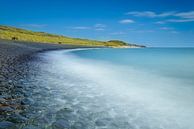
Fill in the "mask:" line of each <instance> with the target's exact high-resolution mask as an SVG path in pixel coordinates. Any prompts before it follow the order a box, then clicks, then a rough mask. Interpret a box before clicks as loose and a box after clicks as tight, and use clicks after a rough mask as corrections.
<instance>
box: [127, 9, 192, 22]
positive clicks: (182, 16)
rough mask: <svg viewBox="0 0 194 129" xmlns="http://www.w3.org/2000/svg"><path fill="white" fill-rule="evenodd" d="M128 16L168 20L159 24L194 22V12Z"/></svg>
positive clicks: (142, 13)
mask: <svg viewBox="0 0 194 129" xmlns="http://www.w3.org/2000/svg"><path fill="white" fill-rule="evenodd" d="M127 15H132V16H136V17H148V18H165V19H166V20H163V21H158V22H156V23H158V24H164V23H167V22H177V23H178V22H193V21H194V11H188V12H174V11H171V12H162V13H156V12H153V11H142V12H138V11H133V12H128V13H127Z"/></svg>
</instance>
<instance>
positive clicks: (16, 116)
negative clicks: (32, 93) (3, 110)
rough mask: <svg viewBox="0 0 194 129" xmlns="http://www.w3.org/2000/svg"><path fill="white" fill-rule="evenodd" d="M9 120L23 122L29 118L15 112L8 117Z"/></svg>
mask: <svg viewBox="0 0 194 129" xmlns="http://www.w3.org/2000/svg"><path fill="white" fill-rule="evenodd" d="M8 120H9V121H12V122H14V123H22V122H25V121H27V118H25V117H23V116H22V115H20V114H13V115H11V116H10V117H9V119H8Z"/></svg>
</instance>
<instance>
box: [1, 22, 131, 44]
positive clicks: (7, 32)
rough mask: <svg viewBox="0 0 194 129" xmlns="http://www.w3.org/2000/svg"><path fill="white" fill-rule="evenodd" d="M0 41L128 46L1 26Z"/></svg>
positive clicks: (117, 42)
mask: <svg viewBox="0 0 194 129" xmlns="http://www.w3.org/2000/svg"><path fill="white" fill-rule="evenodd" d="M0 39H7V40H19V41H28V42H41V43H56V44H72V45H85V46H108V47H124V46H128V45H129V44H126V43H125V42H122V41H118V40H112V41H108V42H102V41H96V40H88V39H79V38H70V37H66V36H61V35H54V34H49V33H44V32H33V31H29V30H24V29H19V28H14V27H8V26H1V25H0ZM130 46H134V44H131V45H130Z"/></svg>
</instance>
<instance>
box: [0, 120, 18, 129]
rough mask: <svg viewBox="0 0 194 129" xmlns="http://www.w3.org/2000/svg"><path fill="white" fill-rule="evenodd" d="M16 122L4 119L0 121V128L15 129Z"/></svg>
mask: <svg viewBox="0 0 194 129" xmlns="http://www.w3.org/2000/svg"><path fill="white" fill-rule="evenodd" d="M14 126H15V125H14V123H12V122H9V121H2V122H0V129H11V128H12V129H13V128H14Z"/></svg>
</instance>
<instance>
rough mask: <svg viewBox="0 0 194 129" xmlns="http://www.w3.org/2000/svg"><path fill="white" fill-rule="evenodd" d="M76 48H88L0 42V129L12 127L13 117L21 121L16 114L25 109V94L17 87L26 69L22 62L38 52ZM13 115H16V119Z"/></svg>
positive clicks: (21, 88) (8, 41)
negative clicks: (0, 128)
mask: <svg viewBox="0 0 194 129" xmlns="http://www.w3.org/2000/svg"><path fill="white" fill-rule="evenodd" d="M76 48H88V47H87V46H75V45H62V44H50V43H32V42H21V41H10V40H0V127H2V128H4V127H5V128H9V127H11V126H14V124H13V123H12V120H11V121H10V119H13V118H12V117H13V116H14V119H17V121H19V120H20V119H22V117H21V116H18V113H17V112H19V111H22V110H23V109H24V108H25V102H23V99H25V92H24V91H23V87H21V86H20V85H18V81H19V80H20V79H21V78H23V76H24V75H23V74H24V73H23V71H25V70H23V69H27V68H28V66H27V65H25V64H24V63H23V62H27V61H28V60H31V58H32V56H33V55H34V54H35V53H38V52H43V51H47V50H58V49H76ZM21 64H22V65H21ZM15 113H17V117H16V118H15ZM18 119H19V120H18Z"/></svg>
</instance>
